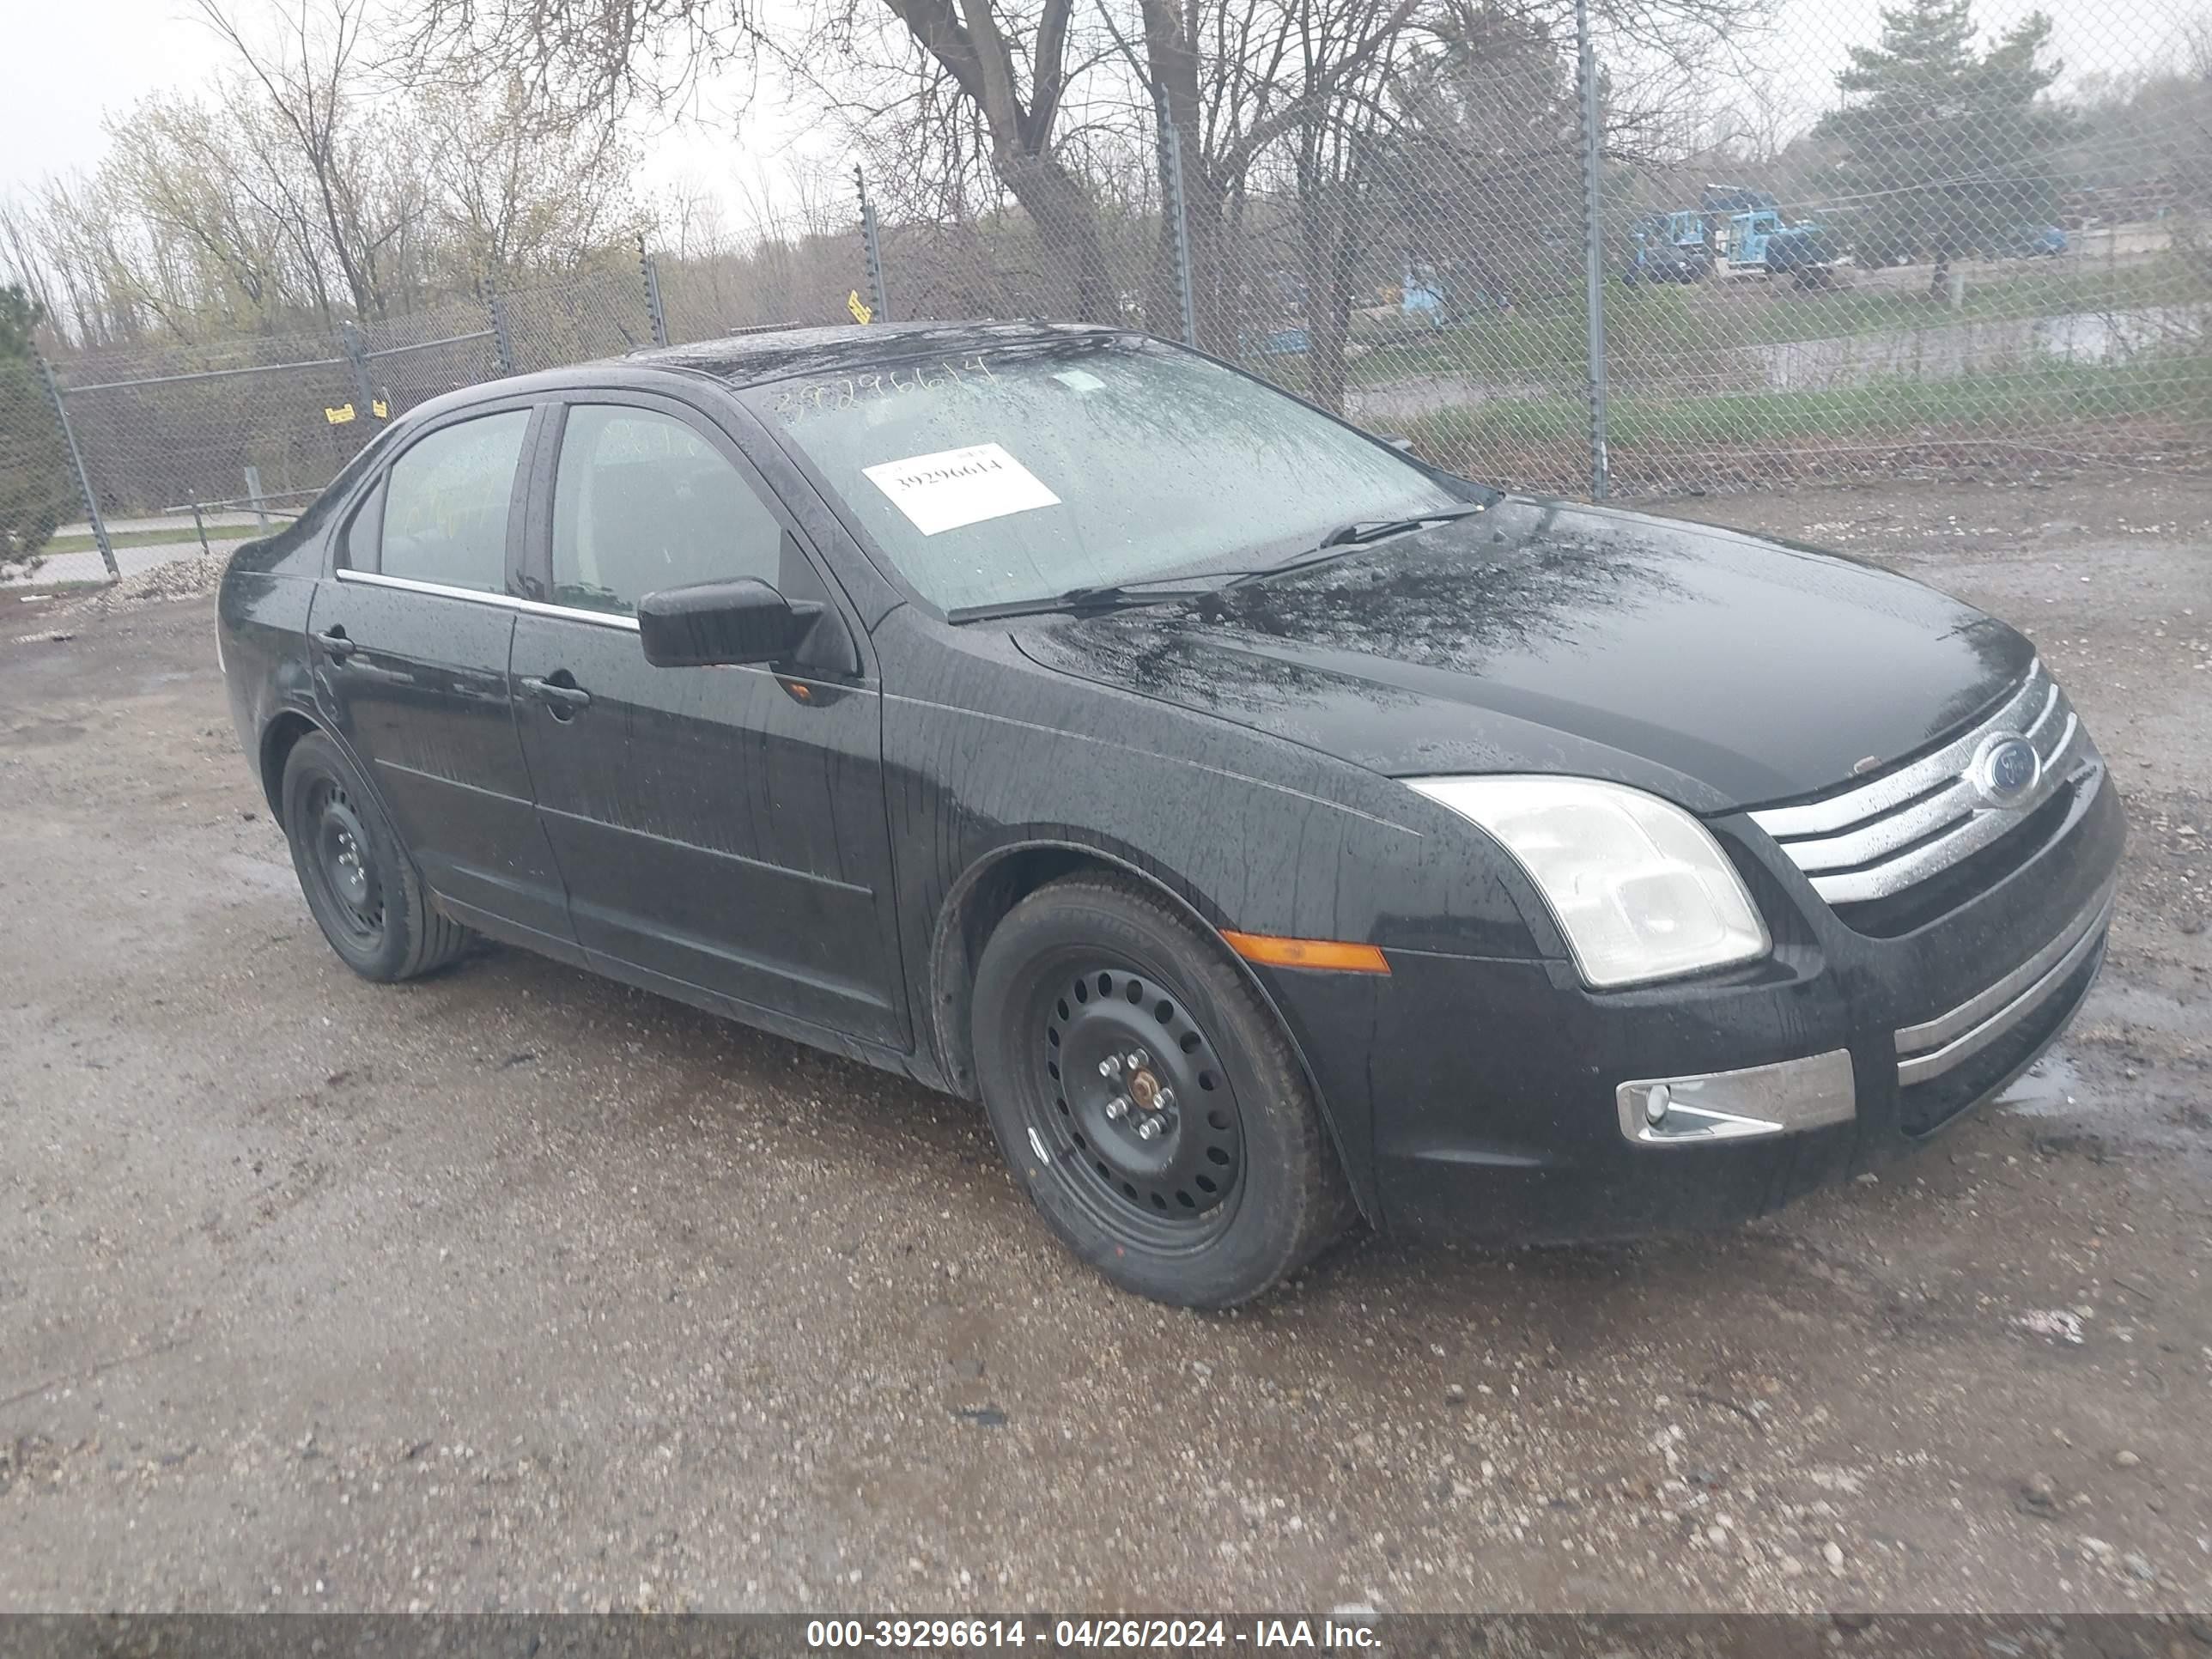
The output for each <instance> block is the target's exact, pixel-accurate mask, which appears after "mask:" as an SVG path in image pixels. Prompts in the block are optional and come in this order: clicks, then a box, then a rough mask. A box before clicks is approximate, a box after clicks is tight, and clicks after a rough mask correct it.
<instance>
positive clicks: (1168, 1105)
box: [1152, 1089, 1175, 1112]
mask: <svg viewBox="0 0 2212 1659" xmlns="http://www.w3.org/2000/svg"><path fill="white" fill-rule="evenodd" d="M1152 1109H1153V1110H1154V1111H1156V1112H1168V1111H1173V1110H1174V1109H1175V1091H1174V1090H1172V1089H1163V1090H1161V1091H1160V1092H1159V1094H1158V1097H1156V1098H1155V1099H1154V1100H1153V1102H1152Z"/></svg>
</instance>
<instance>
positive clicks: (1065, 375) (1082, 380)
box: [1052, 368, 1106, 392]
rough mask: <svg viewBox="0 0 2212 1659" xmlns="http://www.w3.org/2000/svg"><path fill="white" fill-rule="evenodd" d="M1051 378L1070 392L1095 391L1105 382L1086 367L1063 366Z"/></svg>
mask: <svg viewBox="0 0 2212 1659" xmlns="http://www.w3.org/2000/svg"><path fill="white" fill-rule="evenodd" d="M1052 378H1053V379H1054V380H1057V381H1059V382H1060V384H1061V385H1062V386H1066V388H1067V389H1068V390H1069V391H1070V392H1096V391H1097V390H1098V388H1099V387H1100V386H1104V385H1105V384H1106V382H1105V381H1103V380H1100V379H1099V378H1098V377H1097V375H1096V374H1092V373H1091V371H1090V370H1089V369H1087V368H1063V369H1061V370H1060V373H1059V374H1055V375H1054V376H1053V377H1052Z"/></svg>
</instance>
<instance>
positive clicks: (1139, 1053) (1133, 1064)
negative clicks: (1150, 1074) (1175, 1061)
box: [1129, 1048, 1152, 1072]
mask: <svg viewBox="0 0 2212 1659" xmlns="http://www.w3.org/2000/svg"><path fill="white" fill-rule="evenodd" d="M1151 1063H1152V1056H1151V1055H1150V1054H1146V1052H1145V1051H1144V1050H1143V1049H1142V1048H1133V1049H1131V1050H1130V1051H1129V1069H1130V1070H1131V1071H1133V1072H1141V1071H1143V1070H1144V1069H1145V1067H1146V1066H1148V1065H1150V1064H1151Z"/></svg>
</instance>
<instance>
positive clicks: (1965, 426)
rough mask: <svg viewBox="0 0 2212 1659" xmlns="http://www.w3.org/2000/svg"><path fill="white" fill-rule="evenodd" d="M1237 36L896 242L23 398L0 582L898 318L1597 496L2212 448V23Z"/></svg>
mask: <svg viewBox="0 0 2212 1659" xmlns="http://www.w3.org/2000/svg"><path fill="white" fill-rule="evenodd" d="M1207 3H1217V4H1219V5H1222V6H1228V5H1229V3H1230V0H1192V8H1191V11H1192V15H1193V17H1194V18H1197V17H1199V16H1200V15H1201V14H1203V13H1204V9H1205V6H1206V4H1207ZM1253 16H1254V17H1255V18H1258V19H1259V20H1260V21H1259V24H1258V25H1255V31H1253V32H1248V33H1244V34H1241V35H1238V36H1237V41H1238V42H1239V44H1238V45H1237V46H1236V48H1235V49H1234V51H1233V52H1232V51H1231V49H1230V48H1228V47H1225V46H1221V45H1220V44H1219V40H1217V42H1216V44H1215V46H1213V47H1211V48H1208V50H1210V51H1212V52H1213V55H1214V56H1213V59H1212V60H1209V61H1210V62H1211V63H1212V68H1211V70H1209V75H1208V76H1207V77H1201V78H1200V82H1199V85H1198V88H1197V90H1196V92H1195V93H1194V92H1192V91H1190V90H1188V88H1186V89H1185V90H1184V91H1183V92H1182V93H1180V94H1176V93H1175V92H1173V91H1172V90H1171V89H1169V88H1159V87H1155V86H1153V85H1152V84H1150V83H1149V82H1147V81H1146V71H1145V70H1144V69H1143V68H1142V67H1141V66H1140V64H1139V59H1138V58H1137V56H1136V54H1135V53H1134V52H1128V53H1127V61H1128V66H1129V68H1128V79H1129V82H1130V85H1129V87H1128V88H1127V99H1126V103H1125V106H1115V105H1114V103H1113V102H1112V100H1106V101H1105V102H1104V103H1103V104H1097V105H1096V106H1094V107H1092V108H1091V109H1090V110H1088V111H1087V112H1086V115H1087V118H1089V121H1090V127H1091V131H1092V132H1093V140H1092V142H1091V143H1089V144H1088V147H1087V148H1086V149H1085V150H1084V151H1083V153H1082V154H1081V155H1080V156H1079V157H1076V158H1073V159H1071V160H1069V161H1066V162H1065V163H1064V164H1058V165H1057V166H1056V170H1055V171H1054V172H1052V173H1049V175H1048V177H1047V179H1046V182H1047V183H1049V184H1051V185H1053V190H1052V191H1051V192H1049V193H1048V194H1042V195H1041V194H1039V193H1038V189H1037V175H1036V174H1034V173H1032V174H1031V175H1030V176H1029V178H1028V180H1027V182H1028V183H1029V185H1030V186H1031V188H1030V189H1029V190H1028V191H1025V192H1023V193H1017V191H1015V190H1013V189H1012V188H1011V187H1010V186H1009V185H1006V184H1005V183H1003V182H1001V175H1002V173H1005V171H1006V170H1004V169H994V168H993V167H990V166H982V167H976V166H975V165H973V164H972V158H970V164H969V165H967V166H965V167H963V168H960V169H959V170H958V172H959V177H958V185H957V188H955V187H953V186H952V185H948V184H947V182H946V179H945V177H943V176H940V175H941V174H942V173H943V172H944V168H945V166H946V165H950V164H949V163H945V162H944V161H942V160H941V158H936V157H933V155H932V153H931V142H932V141H930V140H929V139H927V137H926V136H922V135H916V136H915V137H913V138H912V139H911V141H910V142H909V141H908V140H905V139H902V138H901V137H898V136H897V135H896V134H895V133H886V134H884V135H881V136H880V137H878V138H877V139H873V140H872V141H871V146H870V149H871V153H872V155H873V157H874V161H875V168H876V185H877V187H876V192H875V195H876V199H873V200H872V199H870V193H869V191H868V190H867V189H866V181H861V188H860V192H859V195H858V197H857V198H848V199H846V200H844V201H842V202H832V203H829V204H826V205H819V206H817V207H815V208H814V209H812V210H811V211H810V213H809V214H808V216H806V218H805V222H786V223H781V224H775V225H772V226H769V227H768V228H765V229H763V231H761V232H760V233H758V234H756V235H754V236H753V237H751V238H750V240H744V241H743V242H740V243H738V244H737V245H734V246H721V247H718V248H715V249H714V250H711V251H705V252H702V251H697V250H691V249H686V250H683V251H681V252H674V253H665V252H648V251H647V250H646V249H644V248H642V247H641V248H638V249H635V250H626V251H617V252H613V253H611V254H610V255H608V256H606V258H605V259H604V261H603V262H602V263H601V264H599V265H598V266H596V267H594V268H592V269H590V270H582V271H578V272H574V273H572V274H570V275H569V276H566V277H563V278H562V279H560V280H557V281H555V280H542V281H536V282H532V283H527V284H523V283H517V285H516V286H514V287H513V289H511V290H510V289H497V288H494V287H493V286H492V285H491V284H489V283H485V284H484V285H483V288H482V289H481V290H480V291H479V292H478V293H477V294H475V295H465V296H461V297H458V298H455V299H453V300H452V301H448V302H447V303H444V304H442V305H440V306H436V307H432V308H429V309H427V310H424V311H422V312H419V313H414V314H411V315H409V316H405V317H399V318H392V319H374V320H371V321H368V322H364V323H362V324H360V325H350V324H349V325H342V326H341V327H339V328H338V329H337V330H336V331H330V332H314V333H306V334H297V335H294V336H290V337H255V338H252V339H250V340H233V341H226V342H222V343H216V344H210V345H202V346H183V345H171V346H164V347H159V348H150V347H149V348H144V349H137V348H133V349H100V350H97V351H92V352H85V353H80V354H76V355H74V356H69V357H67V358H66V359H64V360H61V361H58V362H56V363H55V364H54V365H53V369H52V384H53V386H54V388H55V390H54V391H53V392H49V389H48V385H47V382H46V379H45V378H44V376H45V371H44V370H43V369H42V368H40V366H39V365H38V364H36V363H35V362H33V363H32V364H30V365H27V366H26V367H24V368H22V369H21V371H20V372H18V371H17V370H16V369H15V368H12V367H6V368H4V372H0V422H4V425H0V561H4V560H5V559H6V558H8V557H9V556H10V555H11V553H12V552H15V551H20V550H21V549H23V548H25V547H27V546H29V545H31V544H33V543H35V542H36V541H37V540H39V539H40V533H41V532H40V526H41V524H42V522H43V521H44V520H49V519H52V520H54V521H55V522H63V521H66V520H70V519H74V518H76V516H78V515H80V514H82V513H86V512H87V511H88V506H89V505H90V504H96V507H97V509H98V511H99V512H100V513H106V514H108V515H113V516H124V517H135V516H142V515H149V514H159V513H165V512H169V511H173V510H174V509H176V508H178V507H180V506H182V505H184V504H186V503H191V502H195V501H198V502H210V501H236V500H240V499H249V498H259V499H264V500H270V501H274V500H277V499H280V498H283V496H284V495H286V494H287V492H295V491H312V490H313V489H318V488H319V487H320V486H321V485H322V484H323V483H325V482H327V481H328V479H329V478H330V477H331V476H332V475H333V474H334V473H335V472H336V471H337V469H338V468H339V467H340V466H342V465H343V464H344V462H345V461H346V460H347V459H349V457H350V456H351V455H352V454H353V453H355V452H356V450H357V449H358V448H359V447H360V446H361V445H362V443H363V442H364V441H367V439H368V437H369V436H370V435H372V434H373V433H374V431H375V430H376V429H377V428H380V427H381V426H382V425H383V424H385V423H386V422H387V421H388V420H390V419H391V418H392V417H393V416H397V415H398V414H399V413H401V412H402V411H404V410H406V409H409V408H411V407H413V406H415V405H416V404H419V403H421V402H422V401H424V400H426V399H428V398H433V397H435V396H437V395H439V394H440V393H442V392H447V391H449V390H451V389H453V387H456V386H465V385H469V384H471V383H474V382H477V381H481V380H487V379H490V378H494V377H495V376H497V375H500V374H507V373H513V372H522V371H527V370H532V369H538V368H550V367H554V366H556V365H560V364H566V363H574V362H585V361H589V360H592V359H595V358H601V357H607V356H617V355H620V354H622V353H623V352H626V351H629V350H632V349H637V348H640V347H645V346H650V345H653V344H655V343H670V342H678V343H680V342H685V341H690V340H697V339H704V338H712V337H719V336H722V335H726V334H731V333H735V332H741V331H750V330H756V329H763V328H775V327H785V326H792V325H812V324H825V323H848V322H854V321H856V320H863V319H878V320H881V319H890V318H892V317H897V318H939V319H975V318H1018V317H1054V318H1064V319H1083V320H1090V321H1097V322H1108V323H1115V324H1119V325H1125V326H1128V327H1133V328H1139V329H1142V330H1144V331H1148V332H1150V333H1152V334H1155V335H1159V336H1162V337H1168V338H1175V339H1182V340H1185V341H1187V342H1188V343H1193V344H1195V345H1197V346H1199V347H1200V348H1201V349H1206V350H1208V351H1211V352H1212V353H1214V354H1215V355H1217V356H1221V357H1223V358H1225V359H1227V360H1229V361H1231V362H1237V363H1238V364H1241V365H1242V366H1243V367H1245V368H1249V369H1250V370H1252V371H1253V372H1255V373H1256V374H1260V375H1261V376H1263V377H1265V378H1267V379H1268V380H1273V381H1274V382H1276V383H1277V384H1279V385H1280V386H1284V387H1285V388H1286V389H1288V390H1290V391H1292V392H1297V393H1298V394H1299V395H1301V396H1304V397H1307V398H1311V399H1313V400H1314V401H1315V402H1316V403H1319V404H1322V405H1323V406H1325V407H1327V408H1329V409H1332V410H1338V411H1340V412H1341V413H1343V414H1345V415H1346V416H1349V417H1350V418H1352V419H1353V420H1356V421H1358V422H1360V423H1361V424H1363V425H1365V426H1367V427H1369V428H1373V429H1376V430H1379V431H1383V432H1387V433H1390V434H1392V435H1404V436H1407V437H1409V438H1411V439H1413V441H1414V443H1415V445H1416V446H1417V447H1418V448H1419V450H1420V452H1421V453H1424V454H1426V455H1428V456H1430V457H1431V458H1433V459H1437V460H1438V461H1440V462H1442V463H1443V464H1444V465H1449V466H1451V467H1453V468H1455V470H1459V471H1465V472H1467V473H1468V474H1470V475H1472V476H1474V477H1483V478H1486V479H1491V480H1494V481H1497V482H1499V483H1506V484H1510V485H1514V486H1519V487H1524V488H1532V489H1543V490H1551V491H1558V492H1561V493H1566V494H1573V495H1595V496H1603V495H1638V494H1654V493H1661V492H1683V491H1695V490H1710V489H1728V488H1734V487H1739V486H1745V485H1756V484H1761V483H1774V482H1777V481H1780V480H1785V479H1798V478H1807V477H1821V476H1825V475H1868V474H1876V475H1879V474H1884V473H1891V472H1894V471H1898V470H1899V469H1901V468H1930V467H1942V468H1955V467H1961V466H1972V467H1994V468H1998V469H2002V470H2003V471H2006V472H2008V474H2010V475H2014V476H2020V475H2024V474H2026V473H2027V472H2029V471H2033V470H2034V469H2036V468H2038V467H2040V466H2044V465H2052V464H2057V465H2078V464H2082V463H2088V464H2092V465H2109V466H2114V467H2138V468H2142V467H2148V468H2157V469H2168V468H2175V467H2180V466H2185V465H2196V464H2198V463H2200V462H2202V461H2203V459H2205V458H2206V455H2207V453H2208V452H2209V451H2212V341H2208V338H2207V323H2208V320H2212V23H2208V24H2199V25H2191V24H2190V23H2189V22H2188V21H2186V20H2185V19H2182V18H2181V17H2179V15H2178V14H2175V13H2173V12H2172V11H2171V10H2169V9H2166V8H2163V7H2160V6H2158V5H2155V4H2154V3H2151V0H2114V3H2112V4H2109V5H2106V6H2101V7H2098V8H2094V9H2075V10H2074V12H2072V13H2069V15H2065V16H2063V17H2062V18H2060V19H2059V20H2058V22H2057V25H2056V26H2055V27H2054V25H2053V24H2052V23H2051V22H2050V21H2046V20H2045V19H2044V18H2043V17H2042V16H2041V15H2039V14H2035V13H2031V12H2027V11H2025V10H2024V9H2021V8H2018V7H2014V8H2013V9H2010V10H2005V11H2002V12H2000V11H1991V12H1990V15H1989V18H1988V20H1987V21H1986V24H1984V22H1983V21H1978V20H1977V19H1976V17H1975V16H1974V15H1973V14H1972V13H1971V12H1969V11H1968V9H1966V6H1965V5H1964V4H1961V3H1957V0H1905V3H1904V4H1903V5H1902V6H1901V7H1899V8H1897V9H1891V10H1887V11H1876V10H1875V9H1873V8H1871V7H1859V6H1856V5H1853V4H1850V3H1848V0H1835V3H1832V4H1831V5H1829V6H1827V7H1824V8H1821V9H1813V8H1809V7H1801V6H1797V5H1795V4H1791V5H1788V6H1777V7H1776V8H1775V9H1771V10H1767V9H1760V3H1759V0H1527V3H1525V4H1522V5H1518V6H1516V7H1513V8H1510V9H1499V8H1496V7H1493V6H1488V5H1483V4H1479V3H1473V0H1464V3H1463V0H1436V3H1430V0H1419V3H1412V4H1409V3H1405V0H1342V3H1340V4H1332V5H1329V6H1325V7H1322V9H1320V10H1318V11H1310V10H1308V9H1304V8H1303V7H1302V6H1300V5H1297V4H1285V5H1282V6H1279V7H1277V8H1273V9H1268V10H1267V11H1266V12H1265V13H1264V15H1263V14H1261V13H1256V12H1255V13H1254V14H1253ZM1316 17H1319V18H1322V20H1323V21H1324V22H1325V23H1326V25H1327V29H1328V31H1332V32H1328V33H1324V34H1322V35H1321V36H1316V35H1314V34H1313V33H1311V31H1312V29H1313V28H1314V27H1316V26H1315V23H1314V21H1313V20H1314V19H1315V18H1316ZM1248 21H1249V20H1248ZM1194 26H1195V25H1194ZM1363 30H1365V31H1366V32H1365V33H1363ZM1226 38H1227V37H1220V39H1226ZM1331 52H1334V53H1336V54H1337V58H1338V60H1340V61H1335V60H1332V59H1331V58H1330V56H1329V54H1330V53H1331ZM1237 53H1242V54H1243V57H1241V58H1240V57H1238V56H1237ZM1286 65H1287V66H1289V67H1285V66H1286ZM1269 77H1273V78H1272V79H1271V78H1269ZM1098 131H1109V132H1110V134H1111V136H1112V137H1111V142H1108V141H1106V140H1103V139H1097V137H1096V133H1097V132H1098ZM979 179H980V180H981V183H980V184H979V183H978V182H977V181H978V180H979ZM63 416H66V421H65V422H64V420H63V419H62V418H61V417H63ZM72 443H73V444H74V446H75V453H76V455H77V456H79V457H81V459H80V460H79V461H77V462H76V463H75V464H73V465H70V464H69V457H70V454H71V445H72ZM72 475H74V476H72ZM57 510H58V511H59V512H60V515H61V516H60V518H58V519H55V518H54V514H55V513H56V512H57ZM96 529H97V526H95V530H96ZM110 563H111V568H112V558H111V561H110Z"/></svg>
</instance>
